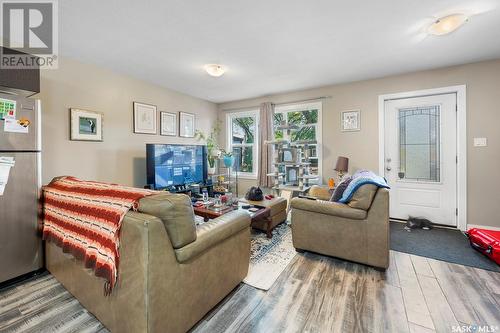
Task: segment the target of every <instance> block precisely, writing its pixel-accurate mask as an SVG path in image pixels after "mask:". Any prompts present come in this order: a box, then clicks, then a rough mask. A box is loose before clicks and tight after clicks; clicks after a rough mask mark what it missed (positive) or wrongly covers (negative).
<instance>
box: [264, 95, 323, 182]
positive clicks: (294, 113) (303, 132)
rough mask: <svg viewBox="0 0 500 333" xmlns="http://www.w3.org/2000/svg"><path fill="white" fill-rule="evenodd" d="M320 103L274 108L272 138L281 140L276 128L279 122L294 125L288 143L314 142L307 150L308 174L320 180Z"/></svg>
mask: <svg viewBox="0 0 500 333" xmlns="http://www.w3.org/2000/svg"><path fill="white" fill-rule="evenodd" d="M321 106H322V104H321V102H316V103H307V104H294V105H283V106H276V107H275V110H274V138H275V139H281V138H283V131H281V130H278V129H277V127H278V126H279V125H280V124H281V122H283V121H284V122H287V123H288V124H289V125H296V126H297V127H298V129H297V130H293V131H291V133H290V141H291V142H294V141H301V140H316V141H317V144H315V145H311V146H310V148H309V156H310V160H311V168H310V172H311V173H312V174H317V175H319V178H320V179H321V156H320V153H321V149H320V148H319V147H321Z"/></svg>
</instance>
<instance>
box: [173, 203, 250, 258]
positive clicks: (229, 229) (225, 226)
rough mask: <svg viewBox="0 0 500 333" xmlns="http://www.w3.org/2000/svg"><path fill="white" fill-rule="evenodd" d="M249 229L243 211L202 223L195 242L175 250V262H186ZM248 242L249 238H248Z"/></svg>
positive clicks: (245, 214)
mask: <svg viewBox="0 0 500 333" xmlns="http://www.w3.org/2000/svg"><path fill="white" fill-rule="evenodd" d="M249 227H250V215H249V214H248V213H247V212H245V211H234V212H230V213H227V214H224V215H222V216H221V217H218V218H216V219H214V220H211V221H209V222H205V223H203V224H202V225H201V226H199V227H198V228H197V230H196V240H195V241H194V242H192V243H189V244H188V245H186V246H183V247H181V248H179V249H175V255H176V257H177V261H178V262H180V263H183V262H186V261H188V260H190V259H192V258H194V257H196V256H198V255H199V254H201V253H203V252H204V251H205V250H207V249H209V248H210V247H212V246H215V245H217V244H219V243H221V242H222V241H224V240H225V239H227V238H229V237H231V236H233V235H235V234H237V233H239V232H240V231H242V230H244V229H246V228H249ZM248 241H249V242H250V238H248Z"/></svg>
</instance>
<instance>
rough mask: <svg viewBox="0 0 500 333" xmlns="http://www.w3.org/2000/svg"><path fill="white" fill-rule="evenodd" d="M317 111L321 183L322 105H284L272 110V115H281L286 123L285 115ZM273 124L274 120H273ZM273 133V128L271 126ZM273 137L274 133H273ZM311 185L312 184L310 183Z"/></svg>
mask: <svg viewBox="0 0 500 333" xmlns="http://www.w3.org/2000/svg"><path fill="white" fill-rule="evenodd" d="M312 109H316V110H318V122H317V123H316V141H317V144H316V154H317V158H318V183H322V179H323V178H322V173H323V159H322V156H323V133H322V132H323V131H322V127H323V126H322V125H323V120H322V114H323V103H322V102H309V103H298V104H284V105H277V106H275V108H274V113H275V114H276V113H282V114H283V115H284V117H283V119H284V120H286V121H288V118H287V113H288V112H293V111H305V110H312ZM273 122H274V119H273ZM273 132H274V126H273ZM273 136H274V133H273ZM311 183H313V182H311Z"/></svg>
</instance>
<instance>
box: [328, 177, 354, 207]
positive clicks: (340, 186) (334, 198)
mask: <svg viewBox="0 0 500 333" xmlns="http://www.w3.org/2000/svg"><path fill="white" fill-rule="evenodd" d="M351 181H352V177H350V176H349V177H347V178H345V179H344V180H343V181H341V182H340V184H338V185H337V187H336V188H335V191H333V194H332V197H331V198H330V201H334V202H337V201H339V200H340V198H342V195H343V194H344V191H345V189H346V188H347V186H349V184H350V183H351Z"/></svg>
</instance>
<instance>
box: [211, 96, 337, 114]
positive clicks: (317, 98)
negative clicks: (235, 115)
mask: <svg viewBox="0 0 500 333" xmlns="http://www.w3.org/2000/svg"><path fill="white" fill-rule="evenodd" d="M329 98H332V96H320V97H315V98H308V99H301V100H296V101H289V102H282V103H272V102H271V104H273V105H287V104H297V103H304V102H312V101H318V100H320V99H329ZM258 108H260V105H254V106H242V107H239V108H230V109H222V110H221V111H224V112H227V111H240V110H250V109H258Z"/></svg>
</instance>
